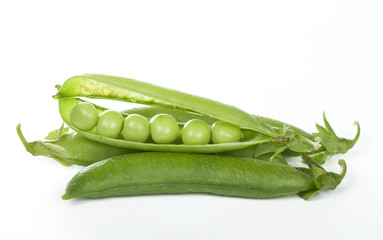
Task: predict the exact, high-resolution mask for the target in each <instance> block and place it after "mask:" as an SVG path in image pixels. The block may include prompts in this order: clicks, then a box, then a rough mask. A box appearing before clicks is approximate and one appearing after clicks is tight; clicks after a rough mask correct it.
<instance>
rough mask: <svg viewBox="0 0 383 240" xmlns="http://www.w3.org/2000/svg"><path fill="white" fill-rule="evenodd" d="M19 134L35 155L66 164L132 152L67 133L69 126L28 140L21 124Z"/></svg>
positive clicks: (18, 126)
mask: <svg viewBox="0 0 383 240" xmlns="http://www.w3.org/2000/svg"><path fill="white" fill-rule="evenodd" d="M16 130H17V134H18V135H19V138H20V140H21V141H22V143H23V144H24V147H25V149H26V150H27V151H28V152H29V153H31V154H32V155H33V156H46V157H50V158H53V159H55V160H57V161H58V162H59V163H61V164H62V165H64V166H70V165H72V164H76V165H81V166H87V165H90V164H92V163H95V162H98V161H100V160H104V159H106V158H110V157H114V156H119V155H124V154H128V153H132V152H134V151H132V150H130V149H126V148H119V147H114V146H111V145H107V144H103V143H100V142H96V141H92V140H90V139H88V138H86V137H84V136H82V135H79V134H76V133H73V132H72V133H67V130H68V128H64V127H61V128H60V129H58V130H55V131H52V132H51V133H50V134H49V135H48V136H47V137H46V139H45V140H44V141H35V142H28V141H27V140H26V139H25V137H24V135H23V133H22V131H21V126H20V124H19V125H17V128H16Z"/></svg>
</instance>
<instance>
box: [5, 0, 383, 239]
mask: <svg viewBox="0 0 383 240" xmlns="http://www.w3.org/2000/svg"><path fill="white" fill-rule="evenodd" d="M382 12H383V3H382V1H78V0H77V1H60V2H59V1H40V0H35V1H1V3H0V79H1V85H0V89H1V94H0V98H1V101H0V103H1V110H2V111H1V112H2V113H1V118H0V121H1V126H2V127H1V138H0V141H1V144H0V146H1V157H0V159H1V174H0V184H1V188H0V189H1V198H0V201H1V204H0V208H1V209H0V219H1V227H0V239H361V238H362V237H363V238H364V239H383V233H382V231H381V229H379V228H380V227H381V226H382V223H381V216H382V214H383V207H382V206H383V205H382V204H383V193H382V192H383V188H382V183H383V174H382V168H383V157H382V153H381V151H382V146H383V141H382V124H383V121H382V120H383V104H382V103H383V97H382V90H383V87H382V83H381V82H382V77H383V68H382V66H383V44H382V43H383V14H382ZM84 73H103V74H109V75H117V76H123V77H129V78H135V79H139V80H142V81H146V82H151V83H154V84H158V85H161V86H165V87H169V88H173V89H178V90H181V91H185V92H188V93H193V94H197V95H200V96H204V97H209V98H212V99H215V100H219V101H222V102H224V103H228V104H231V105H235V106H237V107H239V108H241V109H244V110H246V111H248V112H251V113H254V114H259V115H263V116H268V117H272V118H276V119H279V120H283V121H286V122H289V123H292V124H294V125H297V126H299V127H301V128H303V129H305V130H307V131H315V123H317V122H318V123H322V119H321V118H322V111H326V114H327V117H328V119H329V121H330V122H331V123H332V124H333V128H334V129H335V131H336V132H337V133H338V135H340V136H342V137H348V138H351V137H353V136H354V134H355V132H356V129H355V127H354V126H353V122H354V120H359V122H360V124H361V127H362V134H361V137H360V140H359V142H358V143H357V145H356V146H355V147H354V148H353V149H352V150H350V151H349V152H348V153H347V154H345V155H344V156H336V157H334V158H333V159H331V160H330V162H329V163H328V164H326V165H325V167H326V169H328V170H331V171H339V167H338V166H337V163H336V162H337V160H338V159H339V158H344V159H346V162H347V164H348V173H347V175H346V178H345V179H344V181H343V182H342V184H341V185H340V186H339V187H338V188H337V189H336V190H334V191H328V192H322V193H320V194H318V195H317V196H315V197H313V198H312V199H311V200H309V201H304V200H302V199H300V198H299V197H297V196H290V197H284V198H278V199H269V200H253V199H241V198H229V197H217V196H206V195H165V196H164V195H162V196H143V197H122V198H111V199H102V200H68V201H64V200H61V198H60V197H61V195H62V193H63V192H64V189H65V185H66V183H67V182H68V181H69V180H70V179H71V178H72V176H74V175H75V174H76V173H77V172H78V171H79V170H80V169H81V168H80V167H78V166H72V167H63V166H61V165H60V164H58V163H57V162H55V161H54V160H51V159H48V158H45V157H33V156H32V155H30V154H29V153H27V152H26V151H25V150H24V149H23V146H22V144H21V142H20V141H19V140H18V138H17V135H16V131H15V127H16V125H17V123H22V129H23V130H24V134H25V135H26V137H27V139H28V140H30V141H32V140H38V139H42V138H43V137H45V136H46V134H47V133H48V132H49V131H51V130H54V129H56V128H58V127H59V126H60V124H61V120H60V116H59V114H58V110H57V102H55V100H53V99H52V98H51V96H52V95H53V94H55V93H56V91H55V88H54V86H55V84H62V83H63V82H64V81H65V80H66V79H67V78H69V77H71V76H73V75H79V74H84ZM122 107H125V105H124V106H122Z"/></svg>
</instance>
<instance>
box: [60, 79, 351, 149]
mask: <svg viewBox="0 0 383 240" xmlns="http://www.w3.org/2000/svg"><path fill="white" fill-rule="evenodd" d="M79 97H86V98H101V99H110V100H119V101H126V102H133V103H141V104H146V105H151V106H159V107H166V108H170V109H173V110H184V111H187V112H194V113H197V114H202V115H206V116H208V118H210V119H218V120H221V121H225V122H228V123H231V124H234V125H237V126H239V127H240V128H241V129H246V130H252V131H254V132H256V134H262V135H264V136H265V137H264V139H265V138H267V137H268V138H269V140H270V141H276V142H287V143H288V144H287V148H286V150H289V151H291V152H296V153H298V154H299V153H313V152H317V151H319V149H320V148H321V147H323V146H322V144H325V143H326V145H325V147H324V149H321V151H326V150H327V148H329V149H331V150H330V151H333V149H339V145H342V146H341V151H347V150H348V149H349V148H350V147H352V145H351V144H346V145H345V146H346V147H345V148H344V146H343V145H344V144H343V140H342V139H338V138H331V139H330V140H331V141H328V139H329V138H328V136H327V133H326V132H323V131H322V132H319V133H318V134H317V135H315V136H314V135H312V134H307V133H305V132H304V131H302V130H300V129H298V128H295V127H293V126H291V125H288V124H284V123H282V122H279V121H276V120H272V119H268V118H264V117H260V116H255V115H251V114H248V113H246V112H244V111H242V110H240V109H238V108H236V107H234V106H230V105H226V104H223V103H220V102H217V101H214V100H210V99H207V98H202V97H198V96H194V95H191V94H187V93H182V92H179V91H176V90H171V89H166V88H163V87H159V86H155V85H152V84H148V83H144V82H140V81H137V80H133V79H127V78H121V77H114V76H106V75H99V74H89V75H83V76H75V77H72V78H70V79H68V80H67V81H66V82H65V83H64V84H63V85H62V86H61V87H60V88H59V91H58V93H57V94H56V95H55V99H58V100H59V107H60V114H61V116H62V118H63V120H64V122H65V123H66V124H67V125H68V126H69V127H71V128H73V129H74V130H75V131H77V132H79V133H81V134H83V135H84V136H86V137H88V138H90V139H93V140H95V141H99V142H103V143H107V144H111V145H114V146H119V147H126V148H131V149H136V150H145V151H172V152H173V151H174V152H195V153H212V152H222V151H232V150H237V149H242V148H245V147H248V146H251V145H256V144H258V143H260V142H259V141H258V140H259V138H256V139H243V140H242V141H241V142H240V143H230V144H227V145H225V146H224V147H223V146H220V144H211V146H210V145H209V146H206V147H204V148H200V147H198V149H197V147H195V146H192V145H190V146H187V147H185V146H181V145H178V144H177V145H176V146H169V145H167V144H164V145H166V146H161V147H156V146H154V144H150V143H134V144H133V143H132V142H130V141H124V140H115V139H109V138H104V137H103V136H100V135H97V134H95V133H94V132H92V131H89V132H85V131H81V130H80V129H78V128H76V127H75V126H73V124H72V123H71V121H70V118H69V117H68V111H70V109H71V108H73V101H70V99H74V98H79ZM74 101H76V100H74ZM104 110H105V109H103V108H101V107H100V108H98V111H99V112H100V111H104ZM326 128H327V125H326ZM322 137H323V138H325V139H326V140H324V141H322ZM333 140H335V141H333ZM216 145H218V146H216Z"/></svg>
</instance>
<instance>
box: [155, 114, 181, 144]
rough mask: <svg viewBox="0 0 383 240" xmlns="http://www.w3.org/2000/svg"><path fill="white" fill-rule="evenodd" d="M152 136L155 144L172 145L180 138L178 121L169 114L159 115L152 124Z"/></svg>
mask: <svg viewBox="0 0 383 240" xmlns="http://www.w3.org/2000/svg"><path fill="white" fill-rule="evenodd" d="M149 127H150V134H151V136H152V139H153V141H154V142H155V143H162V144H167V143H172V142H174V140H176V138H177V137H178V133H179V128H178V124H177V121H176V120H175V119H174V118H173V117H172V116H170V115H168V114H158V115H156V116H154V117H153V118H152V119H151V120H150V122H149Z"/></svg>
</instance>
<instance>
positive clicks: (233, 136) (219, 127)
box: [211, 121, 242, 143]
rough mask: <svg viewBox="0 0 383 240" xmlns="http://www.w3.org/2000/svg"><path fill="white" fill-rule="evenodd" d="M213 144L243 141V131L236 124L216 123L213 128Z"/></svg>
mask: <svg viewBox="0 0 383 240" xmlns="http://www.w3.org/2000/svg"><path fill="white" fill-rule="evenodd" d="M211 135H212V141H213V143H231V142H238V141H239V140H240V139H241V135H242V134H241V129H240V128H239V127H238V126H237V125H234V124H231V123H228V122H224V121H216V122H215V123H214V124H213V126H212V127H211Z"/></svg>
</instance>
